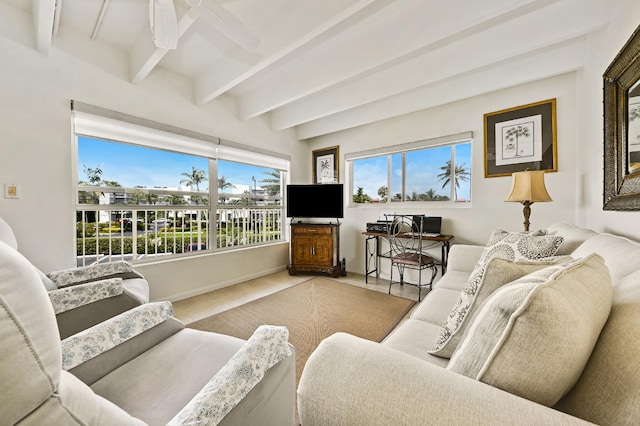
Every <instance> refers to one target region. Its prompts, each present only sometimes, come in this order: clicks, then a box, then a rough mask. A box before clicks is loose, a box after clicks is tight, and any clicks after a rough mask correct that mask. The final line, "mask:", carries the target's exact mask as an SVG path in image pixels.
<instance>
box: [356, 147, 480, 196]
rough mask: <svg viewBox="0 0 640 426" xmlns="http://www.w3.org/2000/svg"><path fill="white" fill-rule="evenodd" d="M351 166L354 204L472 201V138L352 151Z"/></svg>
mask: <svg viewBox="0 0 640 426" xmlns="http://www.w3.org/2000/svg"><path fill="white" fill-rule="evenodd" d="M429 142H431V143H429ZM439 142H442V141H439ZM445 142H447V141H445ZM380 151H387V152H382V153H380ZM347 167H348V168H350V170H351V173H352V188H351V191H352V203H353V204H370V203H398V202H416V201H423V202H425V201H426V202H429V201H440V202H456V203H464V202H470V201H471V141H470V140H468V139H465V140H462V141H455V142H448V143H436V144H434V143H433V141H425V142H423V143H412V144H406V145H401V146H397V147H388V148H385V149H383V150H375V151H371V152H364V153H357V154H352V155H348V156H347Z"/></svg>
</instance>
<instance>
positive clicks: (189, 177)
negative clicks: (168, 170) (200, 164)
mask: <svg viewBox="0 0 640 426" xmlns="http://www.w3.org/2000/svg"><path fill="white" fill-rule="evenodd" d="M182 176H184V179H182V180H181V181H180V183H181V184H185V185H186V186H189V187H193V186H194V185H195V187H196V192H200V183H202V182H206V181H207V172H205V171H204V170H198V169H196V168H195V167H194V166H191V173H182ZM191 200H192V201H194V202H195V203H196V204H199V203H200V197H197V196H192V197H191Z"/></svg>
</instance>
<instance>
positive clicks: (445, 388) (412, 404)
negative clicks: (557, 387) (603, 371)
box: [298, 333, 590, 426]
mask: <svg viewBox="0 0 640 426" xmlns="http://www.w3.org/2000/svg"><path fill="white" fill-rule="evenodd" d="M298 410H299V415H300V421H301V423H302V424H303V425H305V426H315V425H318V426H320V425H321V426H332V425H336V426H337V425H356V424H357V425H369V426H376V425H380V426H382V425H390V424H407V425H410V424H411V425H414V424H415V425H418V424H429V425H452V424H455V425H478V424H523V423H528V422H531V421H532V419H535V423H536V424H563V425H572V424H576V425H579V424H582V425H585V424H590V423H587V422H585V421H583V420H581V419H578V418H576V417H572V416H570V415H568V414H565V413H562V412H560V411H556V410H554V409H552V408H549V407H545V406H543V405H539V404H536V403H534V402H531V401H528V400H526V399H523V398H520V397H517V396H515V395H512V394H509V393H507V392H504V391H502V390H500V389H497V388H494V387H491V386H489V385H487V384H484V383H481V382H478V381H475V380H472V379H470V378H468V377H465V376H462V375H459V374H456V373H453V372H451V371H448V370H446V369H444V368H441V367H438V366H436V365H433V364H430V363H428V362H426V361H423V360H420V359H418V358H415V357H412V356H411V355H407V354H405V353H403V352H400V351H397V350H395V349H392V348H388V347H385V346H384V345H380V344H378V343H375V342H370V341H367V340H364V339H360V338H358V337H355V336H351V335H348V334H344V333H337V334H334V335H333V336H331V337H329V338H327V339H325V340H324V341H323V342H322V343H321V344H320V345H319V346H318V348H317V349H316V350H315V351H314V352H313V354H312V355H311V356H310V357H309V360H308V361H307V363H306V365H305V367H304V371H303V373H302V377H301V379H300V384H299V386H298Z"/></svg>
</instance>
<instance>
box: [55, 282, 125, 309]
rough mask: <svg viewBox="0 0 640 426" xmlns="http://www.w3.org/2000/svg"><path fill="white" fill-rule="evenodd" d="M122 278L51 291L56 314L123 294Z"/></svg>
mask: <svg viewBox="0 0 640 426" xmlns="http://www.w3.org/2000/svg"><path fill="white" fill-rule="evenodd" d="M122 292H123V288H122V278H110V279H106V280H99V281H93V282H90V283H85V284H79V285H76V286H71V287H63V288H60V289H56V290H52V291H49V292H48V294H49V299H50V300H51V304H52V305H53V311H54V312H55V313H56V314H60V313H62V312H66V311H68V310H71V309H75V308H78V307H80V306H84V305H88V304H89V303H93V302H97V301H98V300H103V299H108V298H110V297H114V296H118V295H120V294H122Z"/></svg>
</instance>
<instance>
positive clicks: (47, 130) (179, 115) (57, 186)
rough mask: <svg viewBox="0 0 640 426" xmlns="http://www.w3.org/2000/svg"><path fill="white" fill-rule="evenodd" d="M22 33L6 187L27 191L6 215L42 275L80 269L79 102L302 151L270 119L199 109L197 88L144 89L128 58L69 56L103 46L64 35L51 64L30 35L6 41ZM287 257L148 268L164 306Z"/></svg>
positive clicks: (237, 256) (3, 96) (5, 55)
mask: <svg viewBox="0 0 640 426" xmlns="http://www.w3.org/2000/svg"><path fill="white" fill-rule="evenodd" d="M27 27H28V26H27ZM18 29H19V26H18V25H16V28H8V27H4V28H1V29H0V52H2V66H0V81H2V84H1V85H0V187H2V188H4V184H5V183H14V184H18V185H20V190H21V194H20V198H19V199H17V200H12V199H5V198H4V197H1V196H0V216H2V217H3V218H4V219H5V220H6V221H7V222H9V223H10V224H11V225H12V227H13V229H14V231H15V233H16V234H17V238H18V241H19V244H20V250H21V251H22V253H23V254H25V256H26V257H27V258H28V259H30V260H31V261H32V262H33V263H34V264H35V265H36V266H38V267H39V268H41V269H42V270H43V271H51V270H56V269H62V268H67V267H72V266H74V258H75V249H74V246H73V240H72V238H71V236H72V235H74V232H75V213H74V212H75V210H74V194H73V188H74V185H73V183H74V182H73V181H74V178H73V176H72V170H73V167H74V160H73V155H74V154H73V152H72V146H73V145H72V134H71V113H70V100H71V99H75V100H78V101H81V102H85V103H88V104H93V105H97V106H101V107H104V108H108V109H113V110H117V111H120V112H124V113H128V114H131V115H134V116H138V117H142V118H147V119H151V120H155V121H158V122H163V123H168V124H171V125H174V126H178V127H182V128H184V129H188V130H192V131H196V132H200V133H204V134H208V135H211V136H217V137H222V138H225V139H229V140H233V141H236V142H240V143H244V144H248V145H257V146H260V147H261V148H266V149H270V150H272V151H274V152H279V153H285V154H289V153H291V152H292V151H294V152H295V149H300V147H299V146H300V143H299V142H297V141H296V140H295V138H294V137H293V134H292V132H278V133H275V132H272V131H271V130H270V129H269V126H268V125H267V123H266V122H264V121H263V120H262V119H255V120H251V121H247V122H240V121H238V120H237V119H236V118H235V117H234V116H233V115H232V114H231V113H230V111H234V110H235V108H233V105H232V107H231V108H228V107H225V105H224V104H223V103H227V102H229V101H228V100H222V101H220V102H213V103H210V104H207V105H206V106H203V107H195V106H194V102H193V99H192V88H191V87H190V86H189V85H188V84H186V83H185V81H184V80H181V79H179V78H176V77H175V76H172V75H167V74H166V73H163V72H162V71H159V72H154V73H152V75H151V76H150V77H149V78H148V79H146V80H145V81H144V82H143V83H142V84H141V85H139V86H136V85H133V84H131V83H129V82H128V78H127V66H126V60H125V58H123V57H120V56H118V55H116V54H114V53H113V52H111V51H92V58H93V59H92V61H93V62H92V63H85V62H78V61H77V60H75V59H73V57H72V56H70V55H67V54H66V53H65V50H66V49H71V48H73V49H95V46H77V45H74V46H73V47H72V46H71V44H70V40H66V39H65V37H64V35H61V36H60V37H59V38H56V41H55V43H54V47H53V49H52V52H51V54H50V56H49V57H46V56H43V55H41V54H39V53H37V52H36V51H35V49H34V47H33V46H32V45H30V44H31V43H32V42H33V40H32V39H31V38H32V36H30V35H22V34H9V35H10V36H11V38H3V37H2V35H4V34H3V32H4V31H18ZM10 40H24V42H23V43H24V45H21V44H20V43H17V42H14V41H10ZM103 68H106V69H110V70H111V71H110V72H103V71H102V69H103ZM114 75H115V76H116V77H114ZM287 259H288V245H287V244H284V243H281V244H276V245H272V246H269V248H257V249H250V250H242V251H234V252H227V253H220V254H216V255H208V256H201V257H198V258H194V259H190V260H188V261H184V262H170V263H166V264H157V265H145V266H143V267H141V269H142V270H143V271H144V273H145V275H146V276H147V278H148V279H149V281H150V283H151V287H152V288H151V296H152V298H153V299H165V298H172V297H174V296H176V295H181V296H186V295H192V294H195V293H197V292H199V291H202V289H212V288H216V287H221V286H224V285H228V284H233V283H234V282H239V281H241V280H244V279H248V278H253V277H255V276H258V275H262V274H265V273H269V272H272V271H275V270H281V269H283V268H284V266H285V265H286V263H287Z"/></svg>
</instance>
